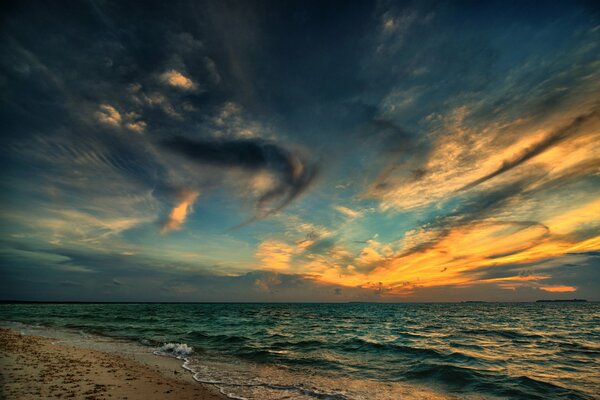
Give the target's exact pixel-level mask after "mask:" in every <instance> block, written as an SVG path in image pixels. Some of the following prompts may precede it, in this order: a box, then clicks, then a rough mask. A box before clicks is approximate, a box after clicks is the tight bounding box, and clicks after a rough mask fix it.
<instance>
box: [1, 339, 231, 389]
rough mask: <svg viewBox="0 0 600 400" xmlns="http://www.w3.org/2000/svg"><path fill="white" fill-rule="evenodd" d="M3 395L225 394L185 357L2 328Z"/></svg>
mask: <svg viewBox="0 0 600 400" xmlns="http://www.w3.org/2000/svg"><path fill="white" fill-rule="evenodd" d="M0 386H1V389H0V398H3V399H7V400H8V399H39V398H63V399H64V398H75V399H89V400H95V399H96V400H100V399H140V400H142V399H148V400H154V399H156V400H159V399H182V400H187V399H199V400H222V399H227V397H226V396H224V395H222V394H221V393H219V392H218V391H217V390H216V389H214V388H209V387H207V386H205V385H202V384H200V383H198V382H196V381H195V380H194V378H193V377H192V375H191V374H190V373H188V371H186V370H185V369H184V368H183V367H182V365H181V360H178V359H176V358H171V357H166V356H159V355H154V354H152V353H149V354H133V352H132V353H130V354H127V353H123V352H114V351H108V350H104V349H103V350H99V349H93V348H86V347H81V346H77V345H73V344H69V343H68V342H65V341H63V340H56V339H54V338H50V337H43V336H33V335H30V334H22V333H21V332H19V331H17V330H15V329H10V328H0Z"/></svg>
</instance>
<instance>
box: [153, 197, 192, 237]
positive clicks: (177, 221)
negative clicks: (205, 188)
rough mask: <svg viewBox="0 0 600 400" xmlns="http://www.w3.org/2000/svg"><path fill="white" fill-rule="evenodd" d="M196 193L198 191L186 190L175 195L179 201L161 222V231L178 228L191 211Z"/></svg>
mask: <svg viewBox="0 0 600 400" xmlns="http://www.w3.org/2000/svg"><path fill="white" fill-rule="evenodd" d="M198 194H199V193H198V192H194V191H189V190H186V191H183V192H181V193H180V194H179V195H178V196H177V199H178V200H179V201H178V203H177V204H176V205H175V207H173V209H172V210H171V213H170V214H169V217H168V218H167V220H166V221H165V222H164V223H163V225H162V228H161V232H162V233H165V232H168V231H172V230H175V229H180V228H181V227H182V226H183V224H184V223H185V220H186V219H187V217H188V216H189V214H190V213H191V211H192V206H193V205H194V203H195V202H196V199H197V198H198Z"/></svg>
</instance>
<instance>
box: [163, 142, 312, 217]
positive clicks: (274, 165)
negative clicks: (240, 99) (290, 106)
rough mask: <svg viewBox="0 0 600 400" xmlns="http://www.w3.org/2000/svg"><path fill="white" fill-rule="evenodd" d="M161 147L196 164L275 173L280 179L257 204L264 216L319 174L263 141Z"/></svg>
mask: <svg viewBox="0 0 600 400" xmlns="http://www.w3.org/2000/svg"><path fill="white" fill-rule="evenodd" d="M161 145H162V146H163V147H164V148H166V149H169V150H171V151H173V152H175V153H177V154H180V155H182V156H183V157H185V158H187V159H188V160H191V161H194V162H197V163H201V164H208V165H214V166H217V167H225V168H239V169H242V170H247V171H251V172H254V173H258V172H261V171H264V170H266V171H269V172H271V173H273V174H274V175H275V176H276V178H277V180H276V183H275V185H274V186H272V187H269V188H268V189H266V190H265V191H264V192H263V193H262V194H261V195H260V197H259V199H258V203H257V206H258V210H259V213H260V214H262V215H263V216H264V215H268V214H270V213H272V212H275V211H277V210H280V209H282V208H283V207H285V206H286V205H287V204H289V203H290V202H291V201H292V200H294V199H295V198H296V197H298V196H299V195H300V194H302V192H304V191H305V190H306V189H307V188H308V187H309V186H310V184H311V183H312V182H313V181H314V179H315V177H316V175H317V168H316V166H315V165H311V164H308V163H307V162H306V161H304V160H303V159H301V158H300V157H299V156H297V155H296V154H293V153H292V152H290V151H288V150H285V149H283V148H282V147H279V146H278V145H276V144H274V143H272V142H268V141H264V140H261V139H247V140H213V141H208V140H204V141H201V140H192V139H187V138H185V137H175V138H172V139H168V140H165V141H163V142H162V143H161ZM273 202H276V203H275V204H274V205H273V206H272V207H271V208H266V207H267V206H268V205H270V204H272V203H273Z"/></svg>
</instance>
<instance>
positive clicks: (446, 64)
mask: <svg viewBox="0 0 600 400" xmlns="http://www.w3.org/2000/svg"><path fill="white" fill-rule="evenodd" d="M13 3H14V4H12V5H11V6H10V7H7V8H5V9H3V14H2V34H1V35H0V103H1V107H0V121H1V122H2V131H1V132H0V159H1V162H0V178H1V179H0V187H1V190H0V206H1V207H0V225H1V226H2V236H1V237H0V292H2V293H4V296H7V297H14V298H22V299H45V300H51V299H67V298H68V299H72V300H86V299H88V300H106V299H114V300H124V301H128V300H129V301H134V300H157V301H160V300H167V301H178V300H179V301H186V300H190V301H202V300H206V301H397V300H401V301H462V300H466V299H469V300H471V299H473V300H499V301H511V300H517V301H530V300H535V299H538V298H541V299H552V298H569V297H570V298H573V297H578V298H579V297H581V298H587V299H589V300H600V297H599V296H600V295H599V294H598V290H597V288H598V285H599V282H600V272H599V271H600V268H599V267H600V257H599V252H600V194H599V191H598V188H599V187H600V175H599V171H600V160H599V158H598V154H600V153H599V150H600V149H599V147H598V146H599V145H598V144H599V143H600V118H599V111H598V110H600V102H599V100H598V93H600V63H599V61H598V54H600V29H599V28H598V27H599V26H600V19H599V14H598V12H597V7H594V6H592V5H590V4H591V3H587V2H559V3H555V2H553V4H542V5H536V6H535V7H532V6H531V5H529V4H527V3H526V2H522V3H519V4H515V5H513V6H512V7H508V8H507V7H502V4H499V3H489V2H486V3H485V4H477V5H473V4H471V3H470V2H463V3H452V4H444V5H441V4H435V3H426V2H412V3H410V4H408V3H404V2H385V1H384V2H353V3H347V4H346V3H344V4H340V5H339V6H336V7H322V6H320V5H318V4H316V3H315V4H311V3H308V4H307V3H306V2H303V3H300V2H283V3H282V2H275V1H272V2H268V4H266V5H265V6H260V7H257V6H256V4H253V3H247V2H243V3H242V2H214V1H213V2H211V1H202V0H201V1H200V2H199V3H198V2H183V1H175V2H173V3H172V4H171V3H169V6H168V7H164V6H162V5H160V4H159V3H148V4H146V5H145V7H144V13H143V20H140V18H139V13H138V12H137V11H136V10H134V8H135V7H133V6H132V5H131V4H129V2H112V3H111V5H110V7H102V10H101V12H98V10H99V8H98V6H97V4H96V3H95V2H81V3H78V4H77V6H74V5H72V4H63V3H61V2H36V4H35V6H32V4H31V3H30V2H13ZM73 37H76V38H77V40H72V38H73ZM315 43H317V44H318V45H315ZM290 60H302V62H291V61H290ZM317 178H318V185H317ZM200 193H201V195H200ZM200 199H201V200H200ZM244 221H245V222H244ZM249 222H252V223H249ZM240 224H242V225H243V226H244V229H231V228H232V227H239V226H240ZM67 289H68V290H67ZM69 296H71V297H69Z"/></svg>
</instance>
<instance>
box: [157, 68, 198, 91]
mask: <svg viewBox="0 0 600 400" xmlns="http://www.w3.org/2000/svg"><path fill="white" fill-rule="evenodd" d="M160 79H161V80H162V81H163V82H164V83H166V84H168V85H170V86H173V87H176V88H179V89H184V90H193V89H195V88H196V84H195V83H194V82H192V80H191V79H190V78H188V77H187V76H185V75H183V74H182V73H181V72H179V71H176V70H174V69H170V70H168V71H166V72H164V73H163V74H162V75H161V76H160Z"/></svg>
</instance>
